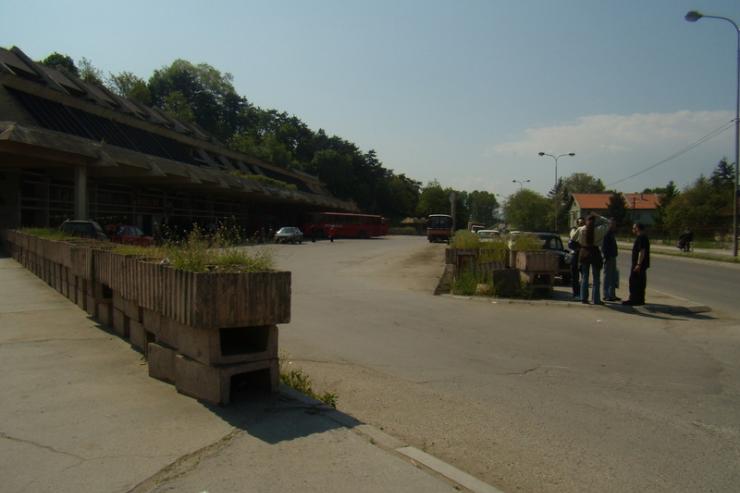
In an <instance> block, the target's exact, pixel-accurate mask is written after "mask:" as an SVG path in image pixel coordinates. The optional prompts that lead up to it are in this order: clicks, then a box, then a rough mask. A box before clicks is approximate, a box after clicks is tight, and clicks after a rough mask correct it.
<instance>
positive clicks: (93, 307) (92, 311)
mask: <svg viewBox="0 0 740 493" xmlns="http://www.w3.org/2000/svg"><path fill="white" fill-rule="evenodd" d="M85 299H86V301H85V310H86V311H87V314H88V315H90V316H91V317H93V318H98V303H97V302H96V301H95V297H94V296H90V295H89V294H87V295H85Z"/></svg>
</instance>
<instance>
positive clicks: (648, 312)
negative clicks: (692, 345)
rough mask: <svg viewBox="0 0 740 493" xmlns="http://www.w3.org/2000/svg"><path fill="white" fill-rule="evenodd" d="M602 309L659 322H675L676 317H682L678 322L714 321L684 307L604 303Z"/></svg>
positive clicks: (705, 315)
mask: <svg viewBox="0 0 740 493" xmlns="http://www.w3.org/2000/svg"><path fill="white" fill-rule="evenodd" d="M604 307H606V308H609V309H610V310H614V311H618V312H622V313H631V314H634V315H639V316H641V317H647V318H657V319H660V320H668V319H670V320H676V316H682V317H684V318H681V319H679V320H689V319H690V320H715V317H712V316H710V315H707V314H705V313H696V312H694V311H692V310H691V309H690V308H687V307H685V306H677V305H666V304H660V303H646V304H644V305H642V306H629V305H622V304H621V303H619V304H616V303H615V304H612V303H604ZM659 314H665V315H669V316H666V317H663V316H660V315H659Z"/></svg>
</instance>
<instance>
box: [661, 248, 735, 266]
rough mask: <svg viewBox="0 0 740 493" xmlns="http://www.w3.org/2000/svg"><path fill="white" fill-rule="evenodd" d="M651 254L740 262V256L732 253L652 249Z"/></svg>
mask: <svg viewBox="0 0 740 493" xmlns="http://www.w3.org/2000/svg"><path fill="white" fill-rule="evenodd" d="M650 255H667V256H669V257H684V258H686V257H688V258H695V259H700V260H712V261H714V262H725V263H727V264H738V263H740V258H738V257H733V256H732V255H713V254H711V253H696V252H664V251H660V250H651V251H650Z"/></svg>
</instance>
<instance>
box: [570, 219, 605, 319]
mask: <svg viewBox="0 0 740 493" xmlns="http://www.w3.org/2000/svg"><path fill="white" fill-rule="evenodd" d="M597 223H598V224H597ZM606 229H607V221H606V219H604V218H603V217H601V216H599V215H597V214H594V213H591V214H590V215H589V216H588V217H587V218H586V225H585V226H581V227H580V228H578V231H577V232H576V238H577V240H578V243H580V244H581V249H580V251H579V252H578V262H579V263H580V264H581V303H584V304H588V276H589V272H591V273H592V274H593V293H592V302H593V304H594V305H603V304H604V303H603V302H602V301H601V279H600V277H601V268H602V267H603V266H604V259H603V257H602V256H601V250H599V246H600V245H601V244H602V242H603V241H604V235H605V234H606Z"/></svg>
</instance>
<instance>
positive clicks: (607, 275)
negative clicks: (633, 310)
mask: <svg viewBox="0 0 740 493" xmlns="http://www.w3.org/2000/svg"><path fill="white" fill-rule="evenodd" d="M616 232H617V222H616V221H615V220H614V218H610V219H609V229H608V230H607V232H606V234H605V235H604V242H603V243H602V245H601V253H602V254H603V255H604V289H603V293H604V301H621V300H620V299H619V298H618V297H617V254H618V253H619V250H618V248H617V238H616V236H615V235H616Z"/></svg>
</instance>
